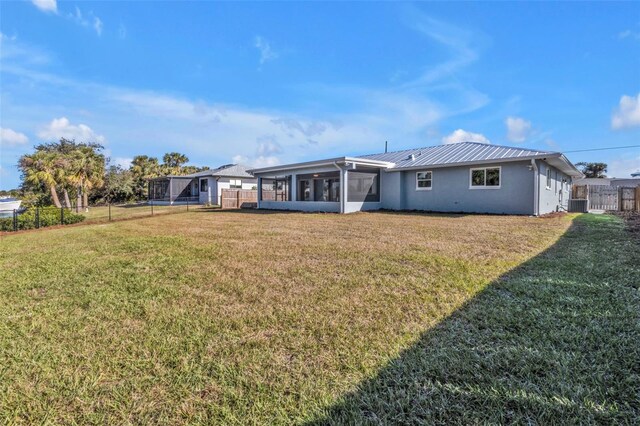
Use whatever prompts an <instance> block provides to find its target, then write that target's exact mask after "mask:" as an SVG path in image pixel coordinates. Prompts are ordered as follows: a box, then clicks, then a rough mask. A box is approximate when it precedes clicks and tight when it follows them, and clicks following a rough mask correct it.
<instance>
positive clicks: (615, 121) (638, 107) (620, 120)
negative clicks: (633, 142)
mask: <svg viewBox="0 0 640 426" xmlns="http://www.w3.org/2000/svg"><path fill="white" fill-rule="evenodd" d="M637 126H640V93H638V96H635V97H634V96H627V95H624V96H623V97H622V98H620V104H619V105H618V109H617V110H616V111H614V113H613V115H612V116H611V127H612V128H613V129H614V130H620V129H624V128H626V127H637Z"/></svg>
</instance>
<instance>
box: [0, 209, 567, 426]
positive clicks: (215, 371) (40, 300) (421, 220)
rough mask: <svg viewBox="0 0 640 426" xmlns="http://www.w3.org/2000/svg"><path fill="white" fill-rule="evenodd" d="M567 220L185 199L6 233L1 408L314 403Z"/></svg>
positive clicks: (134, 418)
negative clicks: (207, 206)
mask: <svg viewBox="0 0 640 426" xmlns="http://www.w3.org/2000/svg"><path fill="white" fill-rule="evenodd" d="M571 219H572V217H561V218H550V219H535V218H525V217H508V216H455V215H453V216H447V215H441V216H438V215H419V214H392V213H361V214H353V215H346V216H340V215H332V214H298V213H267V212H265V213H263V212H258V213H256V212H248V213H247V212H193V213H188V214H179V215H166V216H161V217H154V218H146V219H140V220H135V221H127V222H118V223H111V224H104V225H92V226H86V227H78V228H69V229H58V230H52V231H47V232H42V233H32V234H23V235H16V236H9V237H5V238H4V239H3V240H2V242H1V243H0V244H1V248H2V250H1V253H0V302H1V303H0V316H1V317H2V318H5V319H6V320H5V321H3V322H1V323H0V366H1V367H0V369H1V370H0V374H1V376H0V378H1V380H0V414H1V415H2V417H3V418H4V419H5V420H7V421H10V422H12V421H13V422H17V423H25V424H27V423H32V422H36V421H38V422H39V421H42V420H43V419H47V420H49V421H51V422H56V423H74V422H77V423H148V422H152V423H167V424H174V423H225V424H234V423H236V424H251V423H254V424H274V423H287V424H288V423H292V422H304V421H308V420H312V419H315V418H317V417H318V416H320V415H322V413H325V412H326V410H327V409H329V408H330V407H331V406H332V405H333V404H335V403H336V402H337V401H339V400H340V398H341V397H342V396H343V395H344V394H345V392H348V391H352V390H355V389H356V387H357V385H358V384H359V383H361V382H362V381H363V380H364V379H366V378H371V377H374V376H375V374H376V373H377V372H378V371H379V369H380V368H382V367H383V366H385V365H386V364H387V363H388V362H389V361H390V360H392V359H394V358H395V357H397V356H398V355H399V354H400V353H401V351H402V350H403V349H407V348H409V347H411V346H412V345H413V344H415V343H416V342H417V341H418V340H419V338H420V336H421V334H422V333H423V332H424V331H425V330H428V329H430V328H432V327H433V326H435V325H436V324H438V323H439V322H441V321H442V320H443V319H445V318H447V317H448V316H449V315H450V314H451V313H452V312H454V311H455V310H456V309H458V308H459V307H460V306H462V305H463V304H464V303H465V302H466V301H469V300H470V299H472V298H473V297H474V296H475V295H476V294H478V292H480V291H482V290H483V289H484V288H486V287H487V286H488V285H489V284H490V283H491V282H493V281H495V280H497V279H498V278H499V277H500V276H502V275H503V274H505V273H507V272H508V271H509V270H511V269H512V268H514V267H516V266H517V265H519V264H521V263H523V262H525V261H527V260H528V259H531V258H532V257H533V256H536V255H537V254H539V253H540V252H542V251H543V250H545V249H547V248H549V247H550V246H552V245H553V244H554V243H555V242H556V241H557V240H558V238H559V237H560V236H561V235H562V234H563V233H564V232H565V231H566V230H567V229H568V228H569V226H570V224H571Z"/></svg>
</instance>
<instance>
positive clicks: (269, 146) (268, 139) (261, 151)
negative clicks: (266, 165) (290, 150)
mask: <svg viewBox="0 0 640 426" xmlns="http://www.w3.org/2000/svg"><path fill="white" fill-rule="evenodd" d="M257 142H258V149H257V152H258V156H261V157H268V156H272V155H276V154H281V153H282V147H281V146H280V144H279V143H278V142H277V141H276V137H275V136H273V135H265V136H262V137H259V138H258V139H257Z"/></svg>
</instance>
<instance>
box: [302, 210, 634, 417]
mask: <svg viewBox="0 0 640 426" xmlns="http://www.w3.org/2000/svg"><path fill="white" fill-rule="evenodd" d="M624 234H625V232H623V231H622V229H621V225H620V222H618V221H615V220H612V219H611V218H606V217H603V216H600V217H596V218H593V217H590V216H588V215H583V216H580V217H578V218H576V219H575V220H574V223H573V224H572V226H571V228H570V229H569V230H568V231H567V232H566V233H565V234H564V235H563V236H562V237H561V238H560V239H559V240H558V241H557V243H556V244H554V245H553V246H552V247H551V248H549V249H548V250H546V251H545V252H543V253H541V254H540V255H538V256H536V257H535V258H533V259H531V260H529V261H528V262H526V263H524V264H522V265H520V266H519V267H518V268H516V269H514V270H512V271H510V272H509V273H508V274H505V275H504V276H502V277H501V278H500V279H498V280H496V281H495V282H493V283H492V284H491V285H490V286H488V287H487V288H486V289H485V290H484V291H483V292H481V293H480V294H479V295H478V296H476V297H475V298H474V299H473V300H471V301H469V302H467V303H466V304H465V305H464V306H463V307H461V308H460V309H458V310H457V311H456V312H455V313H454V314H453V315H451V316H450V317H448V318H447V319H445V320H444V321H442V322H441V323H440V324H439V325H437V326H436V327H434V328H432V329H430V330H429V331H427V332H425V333H424V334H423V335H422V336H421V337H420V338H419V340H418V341H417V342H416V343H415V344H414V345H413V346H412V347H410V348H409V349H407V350H405V351H404V352H402V353H401V354H400V355H399V356H398V357H397V358H396V359H394V360H393V361H391V362H390V363H389V364H388V365H387V366H386V367H385V368H383V369H382V370H381V371H379V372H378V373H377V375H376V376H375V377H373V378H370V379H368V380H365V381H364V382H362V383H360V384H359V385H358V387H357V389H356V390H355V391H353V392H351V393H349V394H346V395H345V396H343V397H342V398H341V399H340V401H339V403H338V404H336V405H334V406H333V407H330V408H329V409H327V410H326V411H325V412H324V414H323V417H322V418H320V419H317V420H315V421H312V422H309V423H308V425H324V424H434V423H435V424H439V423H447V424H450V423H457V424H470V423H471V424H477V423H501V424H503V423H528V424H573V423H594V422H596V423H600V422H607V423H609V422H615V423H628V424H631V423H634V422H637V421H638V420H640V418H639V416H640V409H639V408H638V407H639V404H638V400H637V395H638V394H637V391H638V389H640V378H639V377H640V374H639V373H640V367H639V365H638V359H640V349H639V348H640V337H639V335H640V332H639V331H638V322H637V321H638V319H639V318H638V310H637V306H638V301H639V300H638V294H637V289H634V288H633V286H634V283H635V285H637V282H638V281H640V277H638V269H637V265H638V264H640V255H638V252H637V251H635V252H634V251H633V250H630V248H631V249H633V248H634V247H635V245H633V247H631V246H629V245H628V243H629V240H628V236H627V237H625V236H624ZM625 247H626V248H625ZM612 258H614V259H613V260H610V259H612ZM605 259H607V260H605ZM634 265H635V266H634ZM634 271H635V272H634ZM636 424H637V423H636Z"/></svg>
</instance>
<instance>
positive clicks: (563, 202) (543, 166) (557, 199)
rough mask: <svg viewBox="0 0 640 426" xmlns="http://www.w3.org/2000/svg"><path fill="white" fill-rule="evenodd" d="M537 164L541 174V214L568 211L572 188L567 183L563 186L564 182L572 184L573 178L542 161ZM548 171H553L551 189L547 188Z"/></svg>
mask: <svg viewBox="0 0 640 426" xmlns="http://www.w3.org/2000/svg"><path fill="white" fill-rule="evenodd" d="M537 164H538V171H539V173H540V174H539V177H540V214H547V213H552V212H555V211H559V210H562V209H563V208H564V209H566V208H567V207H568V205H569V197H570V195H571V191H570V189H571V186H570V185H567V184H566V183H565V184H563V182H562V180H563V179H564V180H565V181H566V182H571V178H570V177H569V176H567V175H565V174H564V173H562V172H561V171H560V170H558V169H556V168H555V167H553V166H550V165H549V164H547V163H546V162H544V161H542V160H540V161H537ZM547 169H550V170H551V185H550V187H549V188H547ZM561 192H562V197H561V194H560V193H561Z"/></svg>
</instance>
